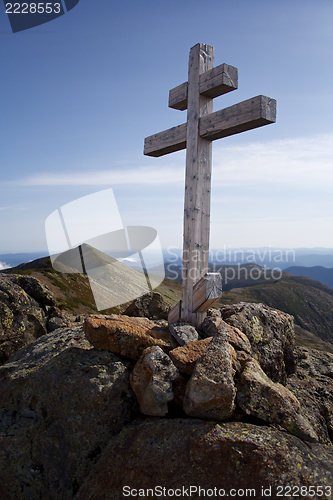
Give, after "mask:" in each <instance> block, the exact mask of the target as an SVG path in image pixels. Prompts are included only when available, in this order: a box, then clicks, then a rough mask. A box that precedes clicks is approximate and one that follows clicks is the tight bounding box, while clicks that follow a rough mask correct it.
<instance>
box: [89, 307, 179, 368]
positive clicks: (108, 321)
mask: <svg viewBox="0 0 333 500" xmlns="http://www.w3.org/2000/svg"><path fill="white" fill-rule="evenodd" d="M84 331H85V334H86V337H87V339H88V340H89V342H90V343H91V344H92V345H93V346H94V347H96V348H97V349H106V350H108V351H111V352H113V353H114V354H119V355H121V356H124V357H126V358H130V359H133V360H135V361H137V360H138V359H139V358H140V356H141V354H142V353H143V351H144V350H145V349H146V348H147V347H152V346H154V345H156V346H159V347H161V349H162V350H163V351H166V352H168V351H170V350H171V349H173V348H175V347H177V345H178V344H177V342H176V341H175V340H174V338H173V337H172V335H171V334H170V332H169V330H168V328H167V327H161V326H158V325H155V323H153V322H152V321H150V320H149V319H147V318H131V317H129V316H124V315H122V316H118V315H117V314H111V315H109V316H107V315H101V314H92V315H90V316H88V317H87V318H86V319H85V322H84Z"/></svg>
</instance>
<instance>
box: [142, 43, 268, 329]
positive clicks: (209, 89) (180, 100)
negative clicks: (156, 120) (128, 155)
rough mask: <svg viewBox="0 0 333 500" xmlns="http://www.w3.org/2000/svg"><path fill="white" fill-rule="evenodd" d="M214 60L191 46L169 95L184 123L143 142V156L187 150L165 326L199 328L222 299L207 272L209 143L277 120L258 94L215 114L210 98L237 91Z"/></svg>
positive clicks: (233, 78) (229, 70)
mask: <svg viewBox="0 0 333 500" xmlns="http://www.w3.org/2000/svg"><path fill="white" fill-rule="evenodd" d="M213 59H214V49H213V47H210V46H209V45H204V44H197V45H195V46H194V47H192V49H191V51H190V58H189V71H188V81H187V82H185V83H182V84H181V85H178V87H176V88H174V89H172V90H171V91H170V93H169V106H170V107H171V108H175V109H179V110H185V109H187V123H183V124H182V125H178V127H173V128H171V129H169V130H165V131H164V132H160V133H159V134H155V135H152V136H150V137H147V138H146V139H145V145H144V154H145V155H147V156H154V157H158V156H163V155H165V154H168V153H172V152H174V151H179V150H181V149H185V148H186V179H185V208H184V245H183V267H182V275H183V281H182V300H181V301H180V302H179V303H178V304H177V305H176V306H175V307H174V308H173V309H172V310H171V311H170V313H169V318H168V319H169V323H175V322H176V321H178V320H179V319H183V320H185V321H188V322H189V323H192V324H193V325H195V326H198V325H199V324H200V323H201V322H202V321H203V320H204V318H205V316H206V310H207V309H208V308H209V307H210V306H211V305H212V304H213V303H214V302H215V301H216V300H218V299H219V298H220V296H221V295H220V293H221V290H222V285H221V286H220V284H219V282H218V281H216V280H218V278H217V277H216V276H214V274H215V273H207V271H208V251H209V223H210V222H209V219H210V190H211V186H210V182H211V161H212V141H214V140H216V139H221V138H222V137H227V136H229V135H233V134H238V133H240V132H244V131H245V130H251V129H254V128H257V127H261V126H263V125H267V124H269V123H274V122H275V120H276V101H275V100H274V99H270V98H269V97H266V96H262V95H260V96H257V97H253V98H252V99H248V100H246V101H243V102H241V103H239V104H235V105H234V106H230V107H228V108H225V109H222V110H221V111H217V112H216V113H213V98H214V97H217V96H219V95H222V94H225V93H227V92H230V91H232V90H235V89H236V88H238V70H237V68H234V67H233V66H229V65H227V64H221V65H220V66H217V67H216V68H214V67H213V66H214V63H213ZM209 276H212V277H209ZM219 279H220V278H219Z"/></svg>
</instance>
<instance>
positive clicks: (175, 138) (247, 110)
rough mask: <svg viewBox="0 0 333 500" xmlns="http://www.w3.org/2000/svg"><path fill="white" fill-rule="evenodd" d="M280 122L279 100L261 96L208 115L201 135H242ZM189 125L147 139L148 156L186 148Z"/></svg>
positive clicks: (209, 138)
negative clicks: (278, 119) (277, 108)
mask: <svg viewBox="0 0 333 500" xmlns="http://www.w3.org/2000/svg"><path fill="white" fill-rule="evenodd" d="M275 121H276V100H275V99H271V98H270V97H267V96H263V95H259V96H257V97H252V99H247V100H246V101H242V102H240V103H238V104H234V105H233V106H230V107H228V108H225V109H221V110H219V111H216V112H215V113H211V114H209V115H206V116H204V117H202V118H200V120H199V135H200V137H202V138H204V139H207V140H209V141H215V140H216V139H222V138H223V137H228V136H230V135H235V134H239V133H241V132H245V131H246V130H252V129H255V128H258V127H262V126H264V125H269V124H270V123H275ZM186 136H187V124H186V123H183V124H182V125H178V127H173V128H171V129H169V130H165V131H164V132H160V133H159V134H155V135H152V136H150V137H147V139H145V149H144V154H145V155H148V156H163V155H165V154H168V153H172V152H174V151H180V150H181V149H185V148H186Z"/></svg>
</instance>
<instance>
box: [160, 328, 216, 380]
mask: <svg viewBox="0 0 333 500" xmlns="http://www.w3.org/2000/svg"><path fill="white" fill-rule="evenodd" d="M211 340H212V337H208V338H206V339H203V340H197V341H195V342H188V343H187V344H185V345H183V346H181V347H176V349H172V351H170V352H169V356H170V358H171V359H172V361H173V363H174V364H175V366H176V367H177V368H178V370H179V371H180V372H182V373H186V374H187V375H192V373H193V370H194V367H195V364H196V362H197V361H198V359H199V358H200V356H201V355H202V354H203V352H204V351H205V350H206V348H207V346H208V344H209V342H210V341H211Z"/></svg>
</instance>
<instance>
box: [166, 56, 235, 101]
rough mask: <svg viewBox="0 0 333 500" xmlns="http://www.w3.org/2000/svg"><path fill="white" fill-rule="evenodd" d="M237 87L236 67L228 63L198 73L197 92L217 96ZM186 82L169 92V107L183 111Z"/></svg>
mask: <svg viewBox="0 0 333 500" xmlns="http://www.w3.org/2000/svg"><path fill="white" fill-rule="evenodd" d="M237 88H238V69H237V68H235V67H234V66H230V65H229V64H225V63H224V64H220V65H219V66H216V68H213V69H211V70H209V71H205V72H204V73H202V74H201V75H199V93H200V94H202V95H205V96H206V97H212V98H214V97H218V96H220V95H223V94H227V93H228V92H231V91H232V90H236V89H237ZM187 92H188V82H184V83H182V84H181V85H178V87H175V88H173V89H171V90H170V92H169V107H170V108H173V109H179V110H180V111H184V110H185V109H186V108H187Z"/></svg>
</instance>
